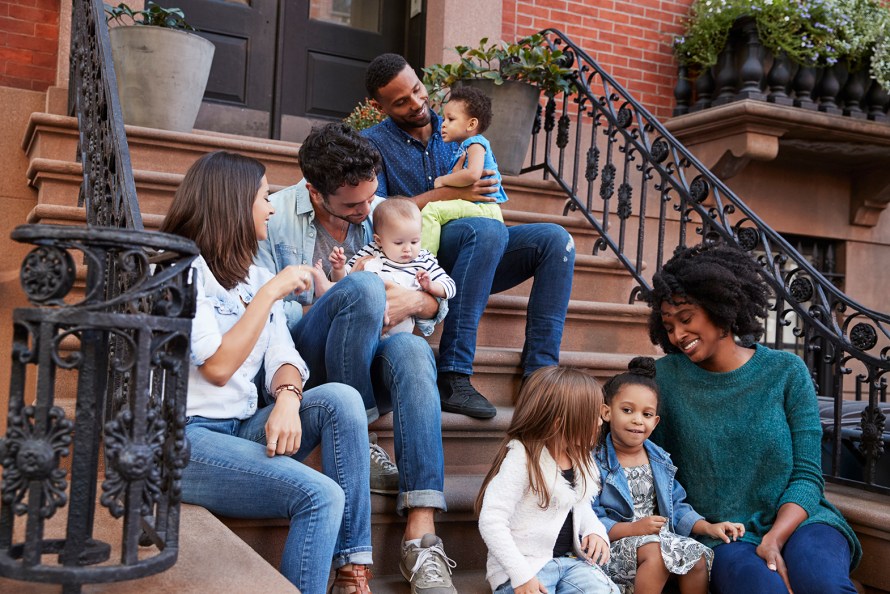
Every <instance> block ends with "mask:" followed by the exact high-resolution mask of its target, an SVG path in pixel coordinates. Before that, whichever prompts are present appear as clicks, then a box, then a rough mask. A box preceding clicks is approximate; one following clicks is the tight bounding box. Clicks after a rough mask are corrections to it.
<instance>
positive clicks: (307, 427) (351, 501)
mask: <svg viewBox="0 0 890 594" xmlns="http://www.w3.org/2000/svg"><path fill="white" fill-rule="evenodd" d="M271 411H272V407H271V406H267V407H265V408H262V409H260V410H258V411H257V413H256V414H255V415H254V416H252V417H250V418H249V419H244V420H238V419H207V418H204V417H190V418H189V420H188V424H187V425H186V428H185V433H186V436H187V437H188V440H189V443H190V445H191V456H190V459H189V464H188V466H186V468H185V470H184V471H183V474H182V500H183V501H185V502H186V503H194V504H197V505H200V506H203V507H206V508H207V509H209V510H210V511H212V512H213V513H216V514H220V515H224V516H230V517H236V518H289V519H290V530H289V531H288V535H287V541H286V542H285V545H284V553H283V555H282V557H281V567H280V569H281V573H282V574H284V576H285V577H286V578H287V579H289V580H290V581H291V582H292V583H293V584H295V585H296V586H297V587H298V588H299V589H300V591H301V592H305V593H306V594H316V593H321V592H324V589H325V585H326V584H327V580H328V575H329V574H330V568H331V559H332V558H333V559H334V566H335V567H340V566H341V565H344V564H346V563H359V564H365V565H369V564H371V563H372V559H371V496H370V490H369V489H370V486H369V485H368V475H369V472H370V470H369V468H368V467H369V464H370V461H369V457H368V445H367V444H368V438H367V429H366V426H365V415H364V413H363V411H362V406H361V400H360V398H359V396H358V394H357V393H356V392H355V390H353V389H352V388H350V387H349V386H343V385H338V384H327V385H324V386H320V387H318V388H314V389H312V390H307V391H306V393H305V394H304V396H303V404H302V406H301V408H300V420H301V422H302V429H303V437H302V442H301V443H300V450H299V451H298V452H297V453H296V454H294V456H293V457H288V456H275V457H273V458H269V457H267V456H266V446H265V443H266V435H265V428H264V427H265V424H266V420H267V419H268V418H269V413H270V412H271ZM319 444H320V445H321V458H322V468H323V470H324V474H321V473H319V472H317V471H315V470H313V469H311V468H309V467H308V466H306V465H304V464H302V462H301V461H302V460H304V459H305V458H306V456H308V455H309V453H310V452H311V451H312V450H313V449H315V447H316V446H318V445H319ZM332 479H333V480H332ZM208 544H209V545H210V546H212V543H208Z"/></svg>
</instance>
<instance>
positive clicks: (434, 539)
mask: <svg viewBox="0 0 890 594" xmlns="http://www.w3.org/2000/svg"><path fill="white" fill-rule="evenodd" d="M455 566H457V563H455V562H454V561H452V560H451V559H449V558H448V555H446V554H445V548H444V545H443V544H442V539H441V538H439V537H438V536H436V535H435V534H424V535H423V538H422V539H421V541H420V546H417V545H406V544H404V543H402V561H401V562H400V563H399V569H400V570H401V571H402V577H404V578H405V579H406V580H408V582H409V583H410V584H411V594H457V590H456V589H455V588H454V584H452V583H451V569H452V568H453V567H455Z"/></svg>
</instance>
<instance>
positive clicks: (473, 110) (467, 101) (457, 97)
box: [448, 86, 491, 134]
mask: <svg viewBox="0 0 890 594" xmlns="http://www.w3.org/2000/svg"><path fill="white" fill-rule="evenodd" d="M452 101H457V102H459V103H462V104H463V106H464V109H465V110H466V112H467V115H468V116H470V117H471V118H476V119H477V120H478V121H479V127H478V128H477V129H476V134H484V133H485V131H486V130H488V127H489V126H491V99H489V98H488V96H487V95H486V94H485V93H483V92H482V91H480V90H479V89H477V88H476V87H467V86H461V87H455V88H453V89H451V97H450V98H449V99H448V102H449V103H451V102H452Z"/></svg>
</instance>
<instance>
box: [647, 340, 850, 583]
mask: <svg viewBox="0 0 890 594" xmlns="http://www.w3.org/2000/svg"><path fill="white" fill-rule="evenodd" d="M656 367H657V371H658V373H657V376H656V380H657V381H658V387H659V389H660V391H661V400H660V402H659V414H660V415H661V423H660V424H659V426H658V428H657V430H656V432H655V433H654V434H653V441H655V442H656V443H658V444H659V445H661V446H662V447H663V448H664V449H665V450H667V451H668V452H670V453H671V456H672V458H673V460H674V463H675V464H676V465H677V467H678V471H677V480H678V481H679V482H680V483H681V484H682V485H683V486H684V487H686V492H687V494H688V498H687V500H688V501H689V503H690V504H691V505H692V506H693V507H694V508H695V509H696V511H698V512H699V513H700V514H702V515H703V516H704V517H705V518H707V519H708V521H710V522H720V521H731V522H742V523H743V524H744V525H745V536H744V537H743V538H742V540H744V541H747V542H750V543H753V544H760V540H761V539H762V538H763V536H764V535H765V534H766V533H767V531H769V529H770V528H772V525H773V522H774V521H775V519H776V514H777V513H778V510H779V508H780V507H781V506H782V505H784V504H785V503H789V502H791V503H796V504H797V505H799V506H801V507H802V508H803V509H804V510H806V512H807V514H808V518H807V519H806V520H804V522H803V524H801V526H804V525H806V524H812V523H814V522H819V523H822V524H828V525H829V526H832V527H834V528H836V529H837V530H839V531H840V532H841V533H842V534H843V535H844V536H845V537H846V538H847V540H848V541H849V543H850V550H851V551H852V563H853V566H855V565H856V564H857V563H858V562H859V558H860V557H861V556H862V549H861V547H860V546H859V541H858V540H857V539H856V535H855V534H854V533H853V530H852V529H851V528H850V526H849V525H848V524H847V523H846V522H845V521H844V518H843V517H842V516H841V514H840V512H838V510H837V509H836V508H835V507H834V506H833V505H831V504H830V503H829V502H828V501H827V500H826V499H825V497H824V494H823V487H824V483H823V480H822V469H821V439H822V426H821V424H820V423H819V408H818V404H817V401H816V392H815V390H814V388H813V382H812V380H811V379H810V375H809V372H808V370H807V368H806V365H804V363H803V361H802V360H801V359H800V358H799V357H797V356H795V355H793V354H791V353H785V352H782V351H774V350H771V349H769V348H767V347H764V346H761V345H757V346H756V351H755V352H754V356H753V357H751V359H750V360H749V361H748V362H747V363H745V364H744V365H742V366H741V367H740V368H738V369H736V370H734V371H730V372H728V373H713V372H710V371H706V370H704V369H702V368H700V367H698V366H697V365H695V364H694V363H692V362H691V361H690V360H689V358H687V357H686V356H685V355H682V354H674V355H668V356H666V357H663V358H662V359H660V360H659V361H658V362H657V364H656ZM702 540H703V542H705V544H707V545H709V546H711V547H714V546H717V545H719V544H722V543H721V542H720V541H717V540H709V539H702Z"/></svg>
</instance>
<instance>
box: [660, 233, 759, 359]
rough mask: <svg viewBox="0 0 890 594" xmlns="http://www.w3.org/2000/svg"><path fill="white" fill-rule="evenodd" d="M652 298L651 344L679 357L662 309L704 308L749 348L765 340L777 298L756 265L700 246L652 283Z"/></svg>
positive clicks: (716, 247)
mask: <svg viewBox="0 0 890 594" xmlns="http://www.w3.org/2000/svg"><path fill="white" fill-rule="evenodd" d="M652 285H653V289H652V293H651V295H650V296H649V307H650V308H651V311H650V314H649V338H650V339H651V340H652V344H655V345H658V346H660V347H661V348H662V350H664V352H665V353H679V352H681V351H680V349H678V348H676V347H674V346H673V345H672V344H671V342H670V340H669V339H668V334H667V331H665V329H664V324H663V323H662V320H661V306H662V304H663V303H664V302H665V301H667V302H669V303H679V302H687V303H694V304H696V305H699V306H700V307H701V308H702V309H703V310H704V311H705V313H707V315H708V317H709V318H710V320H711V321H712V322H713V323H714V324H715V325H716V326H717V327H718V328H722V329H724V330H727V331H731V332H732V333H733V334H735V335H736V336H738V337H739V339H740V340H741V342H742V344H744V345H750V344H753V343H754V342H756V341H757V340H759V339H760V337H761V336H763V321H762V320H763V319H764V318H766V316H767V311H768V309H769V298H770V295H771V294H772V292H771V291H770V288H769V285H767V283H766V279H765V278H764V276H763V273H762V270H761V268H760V266H759V265H758V264H757V262H756V261H755V260H754V259H753V258H752V257H751V256H750V255H748V254H747V253H745V252H743V251H741V250H739V249H737V248H734V247H729V246H725V245H720V244H713V245H705V244H701V245H697V246H695V247H691V248H685V249H683V250H681V251H679V252H677V253H676V254H675V255H674V257H673V258H671V259H670V260H668V261H667V263H666V264H665V265H664V268H662V269H661V271H660V272H657V273H656V274H655V276H654V278H653V279H652Z"/></svg>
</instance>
